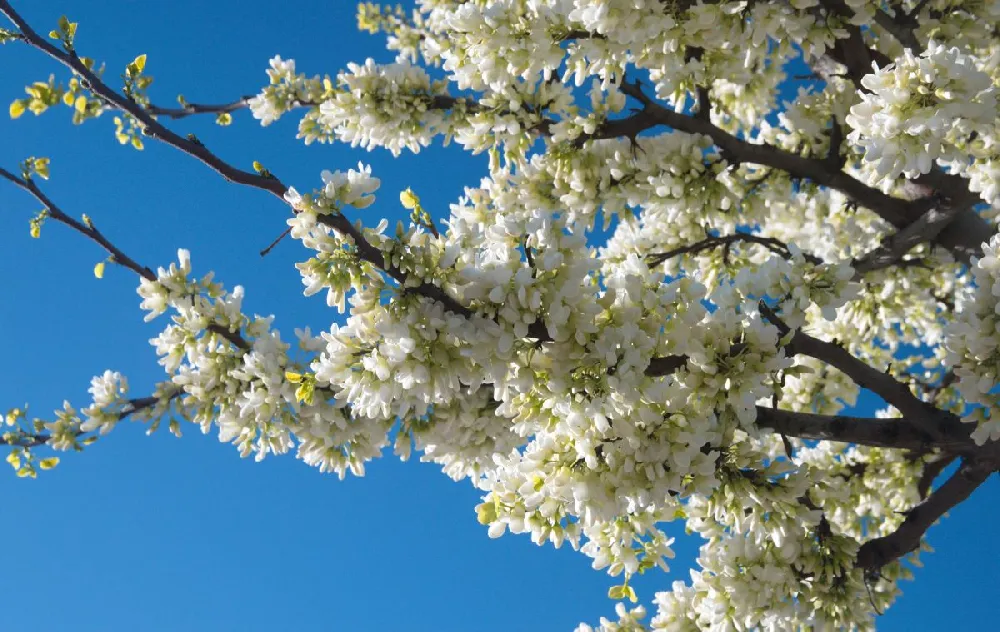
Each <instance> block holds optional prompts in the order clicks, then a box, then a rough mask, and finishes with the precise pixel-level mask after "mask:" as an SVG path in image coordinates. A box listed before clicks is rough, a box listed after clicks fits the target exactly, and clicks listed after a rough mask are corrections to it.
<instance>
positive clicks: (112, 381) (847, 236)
mask: <svg viewBox="0 0 1000 632" xmlns="http://www.w3.org/2000/svg"><path fill="white" fill-rule="evenodd" d="M14 4H16V3H14ZM0 14H2V15H3V16H5V17H6V23H4V24H2V28H0V42H2V43H4V44H6V45H8V46H25V47H30V48H31V49H34V51H36V52H37V54H38V55H42V56H46V57H48V58H49V60H50V61H51V63H52V64H53V67H54V68H58V70H57V74H56V75H55V76H54V77H53V78H52V79H49V80H48V81H40V82H37V83H34V84H33V85H30V86H27V87H26V89H25V96H24V97H22V98H19V99H17V100H15V101H14V102H12V103H11V104H10V106H9V114H10V116H11V118H18V117H21V116H24V115H26V113H31V114H34V115H42V114H47V115H48V110H58V109H63V110H64V111H65V109H66V108H68V110H69V113H70V114H71V115H72V117H73V121H74V122H75V123H85V122H87V123H90V121H91V119H101V120H99V121H94V122H93V123H94V124H105V122H106V121H107V119H111V120H112V121H113V123H114V134H115V136H116V138H117V139H118V141H119V142H121V143H122V144H130V145H132V146H133V147H134V148H135V149H136V150H141V149H142V148H143V147H144V145H146V144H149V143H164V144H167V145H170V146H171V147H174V148H176V149H177V150H179V151H181V152H183V153H184V154H187V155H188V156H190V157H191V158H192V159H193V160H196V161H199V162H201V163H203V165H204V166H205V167H206V168H207V169H211V170H213V171H215V172H217V173H218V174H219V175H220V176H222V177H223V178H225V179H226V180H228V181H230V182H231V183H232V184H233V186H239V187H250V188H254V189H259V190H260V191H261V192H262V193H269V194H271V195H272V196H273V197H274V198H275V203H276V204H284V205H285V206H286V208H287V213H288V220H287V225H288V229H287V231H286V235H285V236H287V237H288V238H289V239H291V240H296V241H298V242H301V246H303V247H304V249H305V251H306V252H307V253H308V254H307V256H306V258H304V260H303V261H302V262H301V263H299V264H297V268H298V270H299V272H300V273H301V277H302V282H303V284H304V286H305V294H306V295H313V294H319V295H320V296H322V297H325V300H326V303H327V304H328V305H329V306H330V307H333V308H336V311H337V312H339V314H342V315H343V316H337V315H335V316H332V317H331V318H332V320H334V322H333V323H332V324H331V325H330V327H329V330H328V331H324V332H322V333H320V334H318V335H315V334H313V333H312V332H310V331H309V330H296V331H295V333H294V339H292V340H291V341H289V340H286V338H289V337H288V336H287V335H286V337H284V338H283V337H282V335H281V334H280V333H279V332H278V331H277V330H276V329H274V328H273V327H272V323H273V318H272V317H262V316H257V315H249V314H247V313H244V311H243V310H242V299H243V296H244V291H243V288H242V287H240V286H226V285H224V284H222V283H221V282H219V281H217V280H215V279H214V277H213V276H212V275H211V274H210V273H208V271H206V270H199V269H198V267H197V265H195V264H194V263H193V262H192V257H191V255H190V254H189V253H188V252H187V251H185V250H181V251H180V252H179V253H178V257H177V261H174V262H159V263H161V264H163V267H159V268H156V269H154V268H153V267H148V266H147V264H146V262H139V261H138V260H136V259H133V258H132V256H130V255H129V254H127V252H128V246H127V244H122V243H114V242H112V240H111V238H110V237H109V236H108V235H107V234H106V233H105V232H103V230H102V229H99V228H98V227H97V226H96V225H95V224H94V222H93V221H92V220H91V219H90V218H88V217H87V216H83V217H82V218H80V217H78V216H77V215H76V214H74V212H73V210H72V209H70V208H64V207H62V206H60V204H59V203H58V202H57V201H55V200H52V199H50V198H49V197H48V196H47V195H46V193H45V187H44V183H43V182H42V181H43V180H45V179H47V178H48V177H49V175H50V173H49V170H50V165H49V161H48V160H47V159H46V158H42V157H29V158H27V159H26V160H24V161H23V162H21V163H20V166H19V167H16V166H14V165H8V166H7V167H6V168H0V176H2V178H3V179H4V180H6V181H7V182H8V183H9V184H10V185H12V186H14V187H18V188H20V189H22V190H23V191H24V192H25V193H27V194H29V195H30V196H33V197H34V198H35V200H36V201H37V202H39V203H40V204H41V205H42V207H43V209H44V210H42V211H41V213H39V214H38V215H37V216H35V217H34V218H32V219H30V224H29V229H30V231H31V234H32V235H33V236H35V237H38V236H40V235H42V233H43V225H44V229H45V230H48V228H49V226H48V225H49V224H53V223H59V224H63V225H65V226H66V227H68V228H69V229H71V230H73V231H76V232H77V233H79V235H80V236H81V237H84V238H87V239H90V240H92V241H94V242H96V243H97V244H98V245H99V246H100V247H101V248H103V249H104V250H105V251H106V252H107V259H106V260H104V261H102V262H101V263H98V264H97V266H96V267H95V268H94V274H95V276H97V277H98V278H100V277H101V276H102V275H103V274H104V272H105V268H106V267H107V266H112V265H113V266H120V267H122V268H125V269H127V270H129V271H131V272H132V273H134V274H135V275H136V277H137V278H138V293H139V295H140V297H141V308H142V310H144V312H145V313H146V318H147V320H150V319H158V320H159V322H161V323H162V325H163V327H162V332H161V333H160V334H159V335H158V336H157V337H156V338H154V339H153V340H151V343H152V346H153V347H154V349H155V353H156V355H157V356H158V358H159V363H160V364H161V365H162V366H163V369H164V370H165V372H166V376H165V377H164V378H163V380H162V382H161V383H159V385H158V386H157V387H156V388H155V389H154V390H153V391H152V392H149V393H140V394H138V395H137V394H133V393H131V392H130V391H129V388H128V382H127V380H126V377H125V376H123V375H121V374H119V373H117V372H113V371H107V372H105V373H104V374H103V375H99V376H97V377H95V378H94V379H93V381H92V384H91V388H90V393H91V395H92V401H90V402H87V403H83V404H82V405H81V407H79V408H77V407H74V406H72V405H70V404H66V406H65V407H64V408H63V409H62V410H58V411H56V412H55V413H54V414H53V415H50V416H44V417H40V418H34V417H32V416H29V415H28V414H27V413H26V412H25V410H24V409H12V410H10V411H9V412H8V413H7V414H6V417H5V421H6V426H5V428H4V432H3V435H2V442H3V444H5V445H6V446H7V447H8V449H9V455H8V456H7V460H8V462H10V464H11V465H13V467H14V469H15V470H16V472H17V474H18V475H19V476H24V477H34V476H36V475H37V473H38V471H39V470H45V469H49V468H51V467H53V466H54V465H55V464H56V463H57V462H58V457H57V456H56V454H57V453H58V452H59V451H65V450H82V449H84V448H85V446H89V445H90V444H92V443H93V442H94V441H95V440H96V439H97V438H98V437H99V436H101V435H103V434H104V433H107V432H109V431H111V430H112V429H114V428H115V426H116V425H117V424H118V422H120V421H122V420H124V419H126V418H128V419H132V420H138V421H142V422H145V423H147V424H150V426H151V428H153V429H155V428H156V427H158V426H159V425H160V424H161V423H165V424H166V425H167V426H168V427H169V428H170V429H171V430H173V431H179V430H180V428H181V427H182V426H183V425H184V424H196V425H197V426H199V427H200V429H201V430H202V431H203V432H206V433H208V432H213V433H217V435H218V437H219V439H220V440H222V441H226V442H231V443H233V444H234V445H235V446H236V447H237V448H238V449H239V452H240V454H241V455H243V456H251V455H252V456H254V458H256V459H263V458H264V457H265V456H267V455H269V454H285V453H293V454H294V455H295V456H296V457H298V458H299V459H302V460H303V461H305V462H306V463H308V464H310V465H312V466H315V467H316V468H317V469H319V470H320V471H321V472H330V473H336V474H337V475H338V476H339V477H341V478H343V477H345V476H346V475H348V474H350V475H356V476H360V475H363V474H364V471H365V467H366V464H367V463H368V461H370V460H372V459H375V458H377V457H380V456H382V455H383V454H384V453H385V452H387V451H388V449H389V446H390V444H391V445H392V450H393V452H394V453H395V454H396V455H398V456H400V457H401V458H404V459H406V458H408V457H410V456H411V454H412V453H414V452H416V453H418V454H419V455H420V459H421V460H425V461H431V462H434V463H437V464H439V465H440V466H441V468H442V470H443V472H444V474H446V475H447V476H449V477H451V478H452V479H454V480H455V481H462V480H465V479H468V481H469V482H471V483H472V484H473V485H475V486H476V487H477V488H478V489H479V490H481V492H482V502H481V503H480V504H479V505H478V506H477V507H476V508H475V511H476V515H477V517H478V520H479V522H480V523H481V524H482V525H483V531H484V535H486V534H488V535H489V537H494V538H495V537H500V536H502V535H504V534H505V533H507V532H510V533H513V534H527V535H529V536H530V537H531V539H532V540H533V541H534V542H535V543H537V544H539V545H543V546H545V545H552V546H556V547H559V546H561V545H564V544H565V545H568V546H571V547H573V548H574V549H576V550H578V551H579V552H580V553H582V554H583V555H585V556H587V557H589V558H591V559H592V562H593V567H594V568H595V569H599V570H604V571H606V572H607V573H609V574H610V575H612V576H615V577H617V578H619V579H620V583H619V584H618V585H617V586H616V587H614V588H612V589H611V591H610V595H609V596H610V597H611V598H612V599H615V600H619V603H618V605H617V607H616V612H617V620H614V621H612V620H607V619H605V620H602V621H600V623H599V624H598V627H599V629H601V630H609V631H610V630H650V629H652V630H678V631H686V630H751V629H765V630H790V629H838V628H848V629H871V628H873V627H874V623H875V620H876V614H877V613H881V612H882V611H884V609H885V608H887V607H888V606H890V605H891V603H892V602H893V600H894V599H895V597H896V595H897V593H898V585H897V584H898V582H899V581H900V580H902V579H906V578H910V576H911V574H912V573H911V570H910V567H909V565H908V562H912V561H914V560H915V557H916V555H917V554H918V552H919V551H920V550H921V549H922V548H925V546H926V545H925V535H926V533H927V531H928V529H929V528H930V527H931V526H932V524H933V523H934V522H936V521H937V520H938V519H939V518H940V517H941V516H942V515H943V514H944V513H945V512H946V511H948V510H949V509H951V508H953V507H955V506H956V505H958V504H959V503H961V502H963V501H964V500H965V499H967V498H968V497H969V496H970V495H971V494H972V493H973V492H974V491H975V490H976V488H977V487H979V486H980V485H982V484H983V483H984V482H986V481H987V480H988V479H989V478H990V476H991V474H992V473H994V472H995V471H997V470H998V468H1000V443H998V440H1000V411H998V406H1000V390H998V389H997V376H998V373H1000V315H998V314H1000V305H998V300H1000V254H998V249H1000V238H998V237H997V236H996V232H997V231H996V219H997V216H998V214H1000V122H998V116H997V115H998V106H997V93H998V87H1000V36H998V32H997V29H998V26H997V25H998V24H1000V2H997V1H996V0H978V1H969V2H959V1H956V0H889V1H887V2H880V3H872V2H863V1H860V0H829V1H820V0H784V1H782V0H741V1H712V0H701V1H697V2H692V1H686V0H464V1H463V0H419V1H418V2H417V3H416V7H415V8H411V9H407V10H404V9H402V8H399V7H384V6H377V5H373V4H370V3H364V4H362V5H361V6H360V7H359V11H358V24H359V26H360V27H361V28H362V29H365V30H368V31H370V32H372V33H382V34H384V35H385V36H386V37H387V42H388V47H389V49H390V50H392V51H395V53H396V55H397V58H396V62H395V63H392V64H388V65H380V64H376V63H375V62H373V61H372V60H368V61H366V62H363V63H357V64H350V65H349V66H348V67H347V68H346V69H343V70H340V71H339V72H335V73H334V74H332V75H310V74H308V73H302V72H299V69H298V68H297V67H296V65H295V62H294V61H292V60H284V59H281V58H280V57H275V58H274V59H273V60H271V64H270V68H269V69H267V77H268V81H267V85H265V86H264V87H263V88H262V89H261V90H260V91H259V92H258V93H257V94H256V95H255V96H253V97H251V98H243V99H238V100H235V101H231V102H225V101H222V102H220V103H218V104H196V103H190V102H187V101H185V100H184V99H183V98H179V99H178V101H179V102H178V104H177V105H172V104H171V105H169V106H167V105H161V104H158V103H155V102H154V101H153V100H152V99H151V97H150V96H149V87H150V85H151V83H152V76H151V75H150V74H148V72H147V58H146V56H145V55H142V54H139V55H138V56H137V57H135V59H134V61H132V62H131V63H130V64H128V66H127V67H126V68H124V69H123V70H121V69H105V68H104V67H103V66H102V64H101V63H100V62H99V61H98V58H99V55H100V51H99V50H97V49H98V48H99V46H89V45H88V47H87V48H88V50H86V51H85V50H83V49H82V47H81V48H77V31H78V28H77V27H78V25H77V23H75V22H72V21H71V20H70V19H69V18H63V19H61V20H60V21H59V23H58V24H56V25H54V28H52V30H51V32H49V26H51V25H49V26H45V27H43V26H42V25H33V24H29V23H28V22H26V21H25V19H24V18H23V17H22V15H21V14H20V13H18V10H17V9H16V8H15V7H14V6H13V5H12V3H11V2H8V1H7V0H0ZM83 28H84V27H81V32H83ZM88 55H95V57H90V56H88ZM793 67H797V68H799V69H800V70H801V72H797V73H796V72H793V70H792V69H793ZM315 70H319V71H322V70H333V71H336V69H315ZM788 95H794V98H793V99H789V98H788ZM220 96H222V97H223V98H224V95H220ZM244 109H248V110H249V111H250V112H251V113H252V116H253V118H254V119H256V120H257V121H259V122H260V124H262V125H268V124H270V123H272V122H273V121H275V120H277V119H278V118H280V117H283V116H295V117H297V118H298V119H299V126H298V129H299V134H298V135H299V138H301V139H302V140H303V141H304V142H305V143H307V144H309V143H313V142H319V143H333V142H342V143H349V144H350V145H351V146H357V147H362V148H365V149H369V150H377V151H388V152H391V153H392V154H393V155H398V154H400V153H401V152H413V153H418V152H419V151H420V150H421V149H422V148H424V147H427V146H429V145H431V144H433V143H448V142H453V143H457V144H458V145H460V146H461V147H462V148H464V149H465V150H466V151H468V152H470V153H471V154H481V153H485V154H487V155H488V157H489V167H488V170H487V171H486V172H484V173H483V174H482V175H483V178H482V180H481V181H480V182H479V183H478V184H475V183H469V187H468V188H466V189H465V193H464V195H463V196H462V197H461V198H460V199H458V200H456V201H455V203H454V204H453V205H452V206H451V208H450V210H449V211H448V213H447V214H445V213H443V212H441V211H440V209H428V208H425V207H424V206H423V205H422V204H421V199H420V190H419V188H418V189H417V190H411V189H407V190H404V191H402V192H390V194H389V198H390V202H389V203H391V204H397V201H396V198H397V196H398V203H401V204H402V205H403V206H404V207H405V208H406V209H408V210H409V211H410V219H409V222H408V223H407V224H400V225H399V226H397V227H390V226H388V222H386V221H382V222H381V223H377V224H375V223H373V222H371V221H370V220H369V221H365V222H363V221H362V220H363V219H366V220H368V219H369V218H371V217H372V216H373V213H377V209H378V205H379V204H381V203H382V202H381V201H379V202H377V201H376V194H377V193H378V189H379V180H378V178H377V177H376V176H377V174H373V173H372V172H371V169H370V168H368V167H366V166H364V165H360V166H358V168H356V169H355V168H349V169H341V170H335V171H325V172H323V173H322V174H319V178H317V179H316V180H315V187H316V188H314V189H312V190H308V191H307V190H297V189H296V188H293V187H292V186H289V185H288V184H286V183H285V182H284V181H283V180H282V179H280V178H279V175H278V174H275V173H272V172H270V171H269V170H268V169H267V168H266V166H264V165H261V164H259V163H256V162H254V163H253V169H252V170H244V169H242V168H240V167H239V166H237V165H235V164H232V163H230V162H227V161H225V160H223V159H221V158H220V157H219V156H218V155H216V154H215V153H213V151H212V148H211V147H210V146H208V145H207V144H206V143H205V142H203V141H202V140H200V139H198V138H196V137H194V136H192V135H185V134H184V133H183V132H181V131H177V130H178V129H180V128H181V125H182V123H177V121H178V120H181V119H185V118H187V117H196V116H212V117H215V119H216V121H217V122H218V123H219V124H220V125H229V124H230V123H232V121H233V113H234V112H237V111H240V110H244ZM251 160H252V157H248V158H247V161H246V164H250V161H251ZM291 175H294V176H295V177H296V178H300V179H303V178H304V176H302V174H282V177H289V176H291ZM373 205H374V206H373ZM369 207H372V208H369ZM360 209H369V210H367V211H365V213H364V214H361V213H359V212H357V211H359V210H360ZM862 389H866V390H867V391H869V392H871V393H872V394H874V395H875V396H877V397H878V398H880V399H881V400H882V406H883V407H882V409H881V410H879V411H878V412H877V413H875V414H874V416H871V417H867V416H854V415H851V414H849V413H850V411H851V408H852V407H853V406H854V404H855V401H856V398H857V397H858V395H859V393H860V392H861V390H862ZM845 409H846V410H845ZM92 449H98V448H97V447H96V446H95V447H94V448H92ZM684 528H686V529H687V531H689V532H693V533H695V534H697V535H698V536H700V537H701V538H703V544H702V547H701V550H700V554H699V557H698V559H697V563H696V568H695V569H693V571H692V573H691V580H690V581H689V582H686V583H685V582H675V583H674V584H673V585H672V586H663V590H662V592H658V593H657V594H656V595H655V597H654V598H653V599H652V603H651V604H647V605H648V606H649V609H648V610H647V606H644V605H633V604H636V602H637V595H636V594H635V590H634V589H633V587H632V586H631V585H630V580H632V579H633V578H634V577H635V576H636V575H638V574H641V573H647V572H651V571H652V572H655V571H657V569H659V568H662V569H665V568H666V561H665V560H666V559H668V558H670V557H672V555H673V554H672V551H671V544H672V542H673V536H672V534H677V533H680V532H683V530H684ZM581 629H584V630H590V629H593V628H591V627H590V626H588V625H586V624H582V625H581Z"/></svg>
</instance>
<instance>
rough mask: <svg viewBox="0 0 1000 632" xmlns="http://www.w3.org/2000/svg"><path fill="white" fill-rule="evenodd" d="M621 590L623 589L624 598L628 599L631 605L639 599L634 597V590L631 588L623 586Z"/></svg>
mask: <svg viewBox="0 0 1000 632" xmlns="http://www.w3.org/2000/svg"><path fill="white" fill-rule="evenodd" d="M623 588H624V589H625V596H626V597H628V600H629V601H631V602H632V603H635V602H636V601H638V600H639V598H638V597H636V595H635V589H634V588H632V587H631V586H623Z"/></svg>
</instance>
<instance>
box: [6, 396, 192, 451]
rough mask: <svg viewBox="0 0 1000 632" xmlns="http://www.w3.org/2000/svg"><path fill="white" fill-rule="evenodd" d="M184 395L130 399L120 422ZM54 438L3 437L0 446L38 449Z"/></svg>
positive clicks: (79, 433)
mask: <svg viewBox="0 0 1000 632" xmlns="http://www.w3.org/2000/svg"><path fill="white" fill-rule="evenodd" d="M183 393H184V389H181V388H178V389H176V390H174V391H173V392H171V393H170V395H168V396H167V397H166V398H159V397H137V398H135V399H130V400H129V401H128V402H127V403H126V404H125V406H123V407H122V409H121V412H119V413H118V421H123V420H124V419H126V418H128V417H129V416H130V415H134V414H135V413H137V412H140V411H143V410H146V409H147V408H152V407H154V406H156V405H157V404H159V403H160V402H161V401H163V402H164V403H166V402H170V401H172V400H174V399H175V398H177V397H179V396H180V395H182V394H183ZM82 434H83V433H82V432H78V433H77V436H80V435H82ZM51 438H52V437H51V436H50V435H47V434H44V433H42V434H28V435H21V436H20V437H18V438H17V439H16V440H15V441H12V442H8V441H6V440H5V439H3V438H2V437H0V445H9V446H13V447H18V448H37V447H38V446H42V445H45V444H46V443H48V441H49V439H51Z"/></svg>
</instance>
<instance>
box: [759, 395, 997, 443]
mask: <svg viewBox="0 0 1000 632" xmlns="http://www.w3.org/2000/svg"><path fill="white" fill-rule="evenodd" d="M757 425H758V426H760V427H762V428H769V429H771V430H773V431H774V432H776V433H778V434H781V435H784V436H789V437H798V438H800V439H810V440H815V441H838V442H841V443H856V444H858V445H868V446H876V447H882V448H896V449H901V450H921V451H926V450H928V449H929V448H930V447H940V448H942V449H946V450H950V451H954V452H959V453H971V452H974V451H975V450H976V449H977V446H976V444H975V442H974V441H972V439H971V438H970V436H969V433H968V431H967V430H966V429H965V428H964V427H962V426H949V427H948V428H947V430H948V434H947V436H945V437H943V438H935V437H933V436H931V435H929V434H928V433H927V432H926V431H924V429H923V428H921V427H920V425H919V424H917V423H914V422H913V421H912V420H910V419H908V418H906V417H903V418H898V419H878V418H867V417H852V416H848V415H817V414H813V413H799V412H792V411H788V410H781V409H778V408H769V407H765V406H757Z"/></svg>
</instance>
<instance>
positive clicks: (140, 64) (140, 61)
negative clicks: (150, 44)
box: [131, 53, 146, 72]
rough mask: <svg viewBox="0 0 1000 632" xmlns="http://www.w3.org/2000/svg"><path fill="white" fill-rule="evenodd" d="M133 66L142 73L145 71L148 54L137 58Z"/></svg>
mask: <svg viewBox="0 0 1000 632" xmlns="http://www.w3.org/2000/svg"><path fill="white" fill-rule="evenodd" d="M131 65H133V66H135V68H136V70H138V71H139V72H142V71H143V70H145V69H146V54H145V53H143V54H142V55H139V56H138V57H136V58H135V61H133V62H132V64H131Z"/></svg>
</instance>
